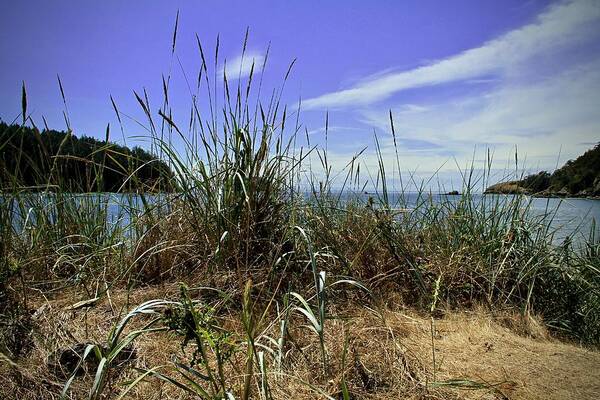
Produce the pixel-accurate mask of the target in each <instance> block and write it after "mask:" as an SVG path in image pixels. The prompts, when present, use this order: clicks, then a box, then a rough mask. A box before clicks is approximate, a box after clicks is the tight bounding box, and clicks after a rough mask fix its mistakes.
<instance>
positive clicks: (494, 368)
mask: <svg viewBox="0 0 600 400" xmlns="http://www.w3.org/2000/svg"><path fill="white" fill-rule="evenodd" d="M177 292H178V287H177V286H176V285H174V284H170V285H161V286H152V287H148V288H143V289H141V288H140V289H137V290H134V291H130V292H126V291H116V292H114V293H112V294H111V296H110V300H109V298H108V297H107V298H105V299H103V300H102V301H101V302H99V303H98V304H96V305H95V306H93V307H91V308H90V309H88V310H85V309H81V310H75V311H71V310H67V308H68V307H69V306H70V305H71V304H73V303H74V302H76V301H77V300H79V298H78V297H74V294H75V293H68V292H67V293H62V294H60V295H58V296H57V297H56V298H54V299H49V300H44V299H43V298H41V297H40V298H36V299H32V300H31V301H32V304H31V305H32V308H33V309H36V310H37V311H36V312H35V313H34V315H33V320H34V323H33V327H34V328H33V336H32V338H33V341H34V344H33V348H32V350H31V351H30V352H29V353H28V354H27V355H26V356H24V357H22V358H21V359H19V360H17V364H16V366H15V367H11V366H10V365H9V364H6V363H3V364H2V366H1V367H0V368H2V373H1V374H0V375H1V376H2V378H1V381H2V382H1V386H0V394H1V396H0V397H2V398H17V397H19V398H22V399H28V398H32V399H33V398H53V397H57V395H58V393H59V392H60V389H61V388H62V384H63V382H62V381H60V379H58V378H56V377H55V376H53V375H52V374H51V373H50V372H49V371H48V368H47V367H46V361H47V358H48V356H49V354H51V353H52V351H54V350H56V348H59V347H61V346H68V345H72V344H73V343H78V342H88V341H97V342H100V341H102V340H103V339H104V338H105V336H106V332H108V331H109V330H110V327H111V325H112V324H114V323H115V322H116V321H118V319H119V316H120V315H119V310H121V309H123V308H125V307H127V305H128V304H129V307H131V305H132V304H140V303H142V302H143V301H146V300H149V299H153V298H176V297H177ZM388 300H389V299H388ZM121 314H122V313H121ZM330 314H331V315H333V316H334V317H333V319H331V320H328V321H327V329H326V331H325V343H326V347H327V353H328V354H329V359H328V364H329V370H328V374H327V376H323V374H322V372H320V371H321V367H320V365H321V359H320V356H319V354H320V353H319V350H318V348H319V342H318V339H317V337H316V335H314V334H312V333H309V331H308V330H306V329H305V328H303V327H302V326H301V325H302V324H303V323H304V321H303V320H302V319H301V318H299V317H293V318H292V319H291V320H290V338H291V340H290V343H289V345H288V347H287V355H286V358H285V363H284V366H283V368H282V370H281V371H277V370H275V368H270V369H269V378H268V381H269V386H270V388H271V395H272V398H273V399H289V398H294V399H313V398H325V395H329V396H331V397H333V398H341V392H340V382H341V380H342V376H345V379H346V382H347V385H348V387H349V390H350V393H351V396H352V398H356V399H376V398H409V399H410V398H414V399H452V398H467V399H471V398H473V399H475V398H477V399H503V398H510V399H563V398H580V399H594V398H597V395H598V393H600V383H599V382H600V379H599V378H600V371H599V370H598V368H597V366H598V365H600V354H599V353H598V352H595V351H590V350H586V349H583V348H581V347H577V346H575V345H571V344H566V343H562V342H558V341H557V340H555V339H551V338H549V337H547V336H546V335H544V333H543V330H541V331H539V330H538V331H537V332H536V331H535V327H536V326H538V324H537V323H534V322H528V323H526V324H524V323H523V322H522V321H521V320H520V317H518V316H514V315H513V314H510V313H505V314H502V315H495V316H493V315H491V314H489V313H487V312H485V311H484V310H476V311H471V312H447V313H445V316H444V317H443V318H442V319H437V320H435V321H434V334H433V344H434V348H435V357H436V364H435V371H434V368H433V361H432V354H433V351H432V339H431V338H432V328H431V326H432V325H431V319H430V317H428V316H424V315H421V314H419V313H417V312H416V311H414V310H411V309H402V308H400V307H399V306H398V305H396V304H394V302H393V301H389V302H388V305H387V306H384V308H383V309H382V310H381V311H373V310H369V309H367V308H365V307H363V306H361V305H360V304H358V303H348V302H344V304H333V305H332V307H331V309H330ZM219 318H220V320H221V321H222V326H225V327H227V329H229V330H231V331H232V332H235V335H236V336H237V337H243V335H244V333H243V329H242V326H241V324H240V323H239V319H238V318H237V315H235V311H234V310H231V309H228V310H226V311H225V312H224V314H223V315H220V316H219ZM141 325H143V323H142V321H136V323H135V324H134V325H132V327H130V329H134V328H139V327H141ZM509 326H511V328H509ZM524 327H526V328H524ZM262 328H263V329H262V330H261V332H260V335H259V339H258V342H259V343H266V342H265V341H262V340H261V339H260V337H261V335H265V334H269V335H272V336H276V335H277V333H276V331H277V326H276V325H274V326H270V325H267V326H264V327H262ZM532 332H533V334H534V336H535V337H532V336H531V335H530V334H531V333H532ZM135 349H136V355H137V359H136V360H135V366H137V367H140V368H150V367H154V366H158V365H167V364H169V363H170V361H171V360H172V358H173V357H174V356H177V357H179V358H182V359H184V358H185V357H186V356H187V355H186V354H184V352H183V351H182V348H181V341H180V339H177V338H176V337H174V335H173V334H172V333H168V332H162V333H157V334H148V335H143V336H141V337H140V338H139V339H138V340H137V341H136V342H135ZM344 349H347V350H344ZM345 351H346V353H347V354H346V356H345V364H344V363H343V361H342V359H343V357H344V352H345ZM242 353H243V352H240V354H236V355H235V356H234V357H232V363H234V364H240V365H242V363H243V362H244V356H243V354H242ZM188 354H189V353H188ZM130 366H132V365H130ZM235 370H237V368H232V367H231V366H227V373H228V374H233V372H234V371H235ZM137 375H138V373H137V372H135V370H134V369H133V368H125V369H124V370H117V372H116V375H114V376H113V377H112V380H111V382H112V383H111V386H109V387H108V390H106V395H107V396H109V397H111V398H112V397H113V396H116V395H118V393H119V392H120V391H122V390H123V388H124V386H123V384H124V382H127V381H130V380H131V379H134V378H135V377H136V376H137ZM229 376H231V377H232V379H231V382H232V383H234V384H235V382H237V381H239V382H241V381H242V377H241V376H238V377H235V376H233V375H229ZM434 377H435V378H434ZM90 379H91V378H90V377H89V376H88V377H85V378H77V379H76V382H75V384H74V389H73V396H75V397H80V396H85V393H86V392H87V390H89V385H90V384H89V381H90ZM456 379H463V380H465V381H463V382H462V384H463V385H468V386H469V387H471V389H466V388H464V387H463V388H462V389H461V388H458V387H457V386H458V385H459V383H457V381H456ZM453 380H454V381H453ZM436 382H437V384H436ZM465 382H466V383H465ZM440 383H442V384H443V385H441V384H440ZM258 385H259V378H258V376H255V379H254V381H253V391H254V393H255V394H256V397H257V398H258ZM473 386H478V388H477V389H473V388H472V387H473ZM186 396H187V395H186V394H185V393H184V392H183V391H181V390H179V389H178V388H177V387H175V386H173V385H170V384H167V383H165V382H162V381H160V380H158V379H156V378H148V379H146V380H145V382H142V383H141V384H139V385H138V386H137V387H135V388H134V389H133V390H132V391H131V392H130V393H129V394H128V398H134V399H159V398H177V399H184V398H191V397H186Z"/></svg>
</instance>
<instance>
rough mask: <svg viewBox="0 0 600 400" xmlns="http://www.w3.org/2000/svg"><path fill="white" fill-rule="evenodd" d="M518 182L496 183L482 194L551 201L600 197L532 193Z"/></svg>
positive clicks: (564, 192)
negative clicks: (521, 196) (525, 196)
mask: <svg viewBox="0 0 600 400" xmlns="http://www.w3.org/2000/svg"><path fill="white" fill-rule="evenodd" d="M520 183H521V182H520V181H510V182H502V183H497V184H495V185H492V186H490V187H488V188H487V189H486V190H485V191H484V192H483V194H512V195H516V194H523V195H527V196H532V197H536V198H552V199H569V198H571V199H587V200H600V196H597V195H594V194H588V193H569V192H567V191H566V190H565V191H558V192H556V191H547V190H544V191H541V192H532V191H531V190H529V189H528V188H525V187H523V186H521V184H520Z"/></svg>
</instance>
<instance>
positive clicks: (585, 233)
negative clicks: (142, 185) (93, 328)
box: [0, 193, 600, 244]
mask: <svg viewBox="0 0 600 400" xmlns="http://www.w3.org/2000/svg"><path fill="white" fill-rule="evenodd" d="M338 195H339V194H338ZM28 196H29V197H30V198H29V200H28V203H29V204H28V205H27V207H24V208H23V209H21V210H19V209H17V208H15V209H13V212H14V213H13V224H14V226H15V228H16V229H17V230H20V229H21V228H22V227H23V225H24V224H25V221H27V223H28V224H35V215H36V213H35V212H33V210H32V209H33V208H35V207H44V208H45V209H46V211H48V210H50V211H51V210H52V209H53V204H54V203H55V202H56V201H57V198H56V197H55V196H54V195H49V194H39V193H32V194H29V195H28ZM62 196H64V194H63V195H62ZM70 196H73V198H74V199H75V200H76V201H75V204H77V207H76V208H77V209H78V210H77V212H79V213H85V212H86V210H89V212H90V213H94V212H97V210H98V209H101V210H102V212H101V214H100V218H106V222H107V224H109V226H113V227H117V226H122V227H123V226H127V225H128V224H129V222H130V221H131V219H132V217H134V216H140V215H142V214H143V210H144V201H143V200H142V197H141V196H139V195H136V194H114V193H93V194H72V195H70ZM167 196H169V195H145V196H144V200H145V201H146V202H147V204H149V205H154V206H161V205H162V207H163V209H162V210H163V211H165V208H164V207H168V202H166V200H168V199H167ZM472 196H473V201H474V202H475V203H478V202H481V201H486V202H489V204H493V203H495V202H496V201H501V202H502V201H511V200H513V198H512V196H511V195H481V194H474V195H472ZM369 198H373V199H374V201H375V204H377V201H378V199H379V198H380V197H378V196H377V195H376V194H373V193H371V194H368V193H343V194H342V195H340V199H341V200H342V201H349V200H351V199H354V200H358V201H360V202H361V203H364V204H367V203H368V202H369ZM429 199H430V200H431V201H432V202H433V203H434V204H436V203H437V204H439V203H441V202H445V201H450V202H451V203H456V202H458V201H459V200H460V199H461V196H446V195H439V194H433V195H431V197H427V200H429ZM424 200H425V198H424V196H423V195H419V194H418V193H405V194H404V201H400V194H398V193H395V194H390V196H389V199H388V201H389V204H390V205H391V207H395V206H398V207H402V208H409V209H410V208H415V207H418V204H419V203H421V202H423V201H424ZM2 201H6V200H5V199H3V198H2V197H1V196H0V202H2ZM165 204H166V205H165ZM523 205H524V206H525V205H527V206H528V210H529V214H528V215H530V216H533V217H540V216H544V215H548V214H549V213H550V214H551V215H552V218H550V219H548V222H549V223H550V227H551V229H552V230H553V231H555V233H554V237H553V242H554V243H555V244H560V243H562V242H563V241H564V240H565V238H567V237H568V238H569V239H570V240H572V241H574V242H579V241H581V240H582V239H585V238H587V237H589V234H590V231H591V230H592V229H595V231H596V235H598V236H600V200H591V199H575V198H566V199H559V198H533V197H532V198H526V199H525V201H524V202H523ZM46 214H47V215H48V217H49V218H50V219H51V220H52V219H54V218H56V215H55V213H53V212H47V213H46ZM593 221H596V222H598V223H599V224H598V225H596V226H595V225H594V222H593Z"/></svg>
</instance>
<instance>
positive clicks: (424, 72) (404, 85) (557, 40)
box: [303, 0, 600, 109]
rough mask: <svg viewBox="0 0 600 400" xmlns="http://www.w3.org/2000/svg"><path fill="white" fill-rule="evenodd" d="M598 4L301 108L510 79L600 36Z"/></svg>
mask: <svg viewBox="0 0 600 400" xmlns="http://www.w3.org/2000/svg"><path fill="white" fill-rule="evenodd" d="M598 23H600V2H599V1H596V0H580V1H571V2H567V3H561V4H558V5H555V6H553V7H551V8H550V9H549V10H548V11H546V12H545V13H543V14H541V15H540V16H539V17H538V18H537V19H536V21H535V22H534V23H532V24H529V25H526V26H524V27H522V28H520V29H516V30H513V31H510V32H508V33H506V34H504V35H502V36H500V37H499V38H497V39H494V40H491V41H489V42H487V43H485V44H483V45H482V46H481V47H477V48H473V49H469V50H466V51H464V52H462V53H460V54H458V55H455V56H452V57H449V58H446V59H443V60H440V61H437V62H433V63H430V64H428V65H425V66H422V67H418V68H415V69H412V70H408V71H402V72H387V73H383V74H378V75H375V76H374V77H373V76H372V77H370V78H369V79H368V80H366V81H362V82H360V83H359V84H357V85H356V86H355V87H352V88H349V89H345V90H341V91H337V92H332V93H327V94H324V95H321V96H319V97H315V98H312V99H308V100H305V101H304V102H303V107H304V108H305V109H318V108H335V107H345V106H353V105H368V104H372V103H374V102H377V101H380V100H384V99H386V98H389V97H390V96H392V95H393V94H394V93H397V92H399V91H402V90H406V89H410V88H417V87H423V86H431V85H436V84H441V83H447V82H453V81H460V80H466V79H471V78H477V77H482V76H485V75H488V74H500V75H502V74H504V75H509V74H510V73H511V71H512V70H513V69H514V68H516V67H518V65H519V64H520V63H522V62H524V61H526V60H528V59H530V58H531V57H534V56H536V55H539V54H541V53H544V52H557V51H559V50H560V49H561V48H564V47H565V46H568V45H570V44H572V43H576V42H577V41H580V40H581V39H584V38H586V37H589V36H590V33H591V32H593V33H596V34H597V33H598V29H597V24H598Z"/></svg>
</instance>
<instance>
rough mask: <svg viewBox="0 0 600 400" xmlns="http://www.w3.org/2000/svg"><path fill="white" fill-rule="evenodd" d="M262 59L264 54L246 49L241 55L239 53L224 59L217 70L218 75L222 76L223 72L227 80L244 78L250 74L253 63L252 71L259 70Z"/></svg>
mask: <svg viewBox="0 0 600 400" xmlns="http://www.w3.org/2000/svg"><path fill="white" fill-rule="evenodd" d="M264 60H265V56H264V54H262V53H260V52H257V51H247V52H246V53H245V54H244V55H243V56H242V55H241V54H240V55H238V56H237V57H235V58H233V59H231V60H226V61H225V63H224V65H223V66H222V67H221V69H220V70H219V75H221V76H223V73H225V74H226V75H227V79H228V80H229V81H232V80H235V79H238V78H239V79H241V78H245V77H247V76H249V75H250V72H251V71H252V66H253V65H254V72H256V71H259V70H260V69H261V68H262V65H263V63H264Z"/></svg>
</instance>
